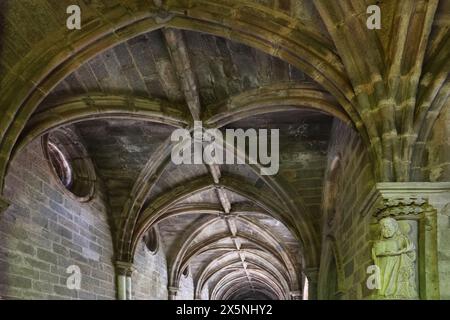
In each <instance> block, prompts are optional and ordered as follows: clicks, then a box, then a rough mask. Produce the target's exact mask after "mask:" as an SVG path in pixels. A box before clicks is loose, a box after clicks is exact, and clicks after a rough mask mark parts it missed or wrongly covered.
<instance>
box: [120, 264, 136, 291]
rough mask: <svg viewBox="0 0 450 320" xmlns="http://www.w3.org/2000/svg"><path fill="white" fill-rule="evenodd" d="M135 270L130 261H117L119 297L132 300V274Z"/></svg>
mask: <svg viewBox="0 0 450 320" xmlns="http://www.w3.org/2000/svg"><path fill="white" fill-rule="evenodd" d="M133 271H134V267H133V264H132V263H130V262H123V261H116V275H117V299H118V300H132V299H133V298H132V291H131V289H132V288H131V275H132V273H133Z"/></svg>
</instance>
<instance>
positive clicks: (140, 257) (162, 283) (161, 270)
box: [131, 241, 168, 300]
mask: <svg viewBox="0 0 450 320" xmlns="http://www.w3.org/2000/svg"><path fill="white" fill-rule="evenodd" d="M134 267H135V268H136V270H135V271H134V272H133V274H132V277H131V279H132V290H133V298H134V299H136V300H167V299H168V292H167V285H168V281H167V262H166V258H165V253H164V249H163V248H161V244H160V247H159V249H158V251H157V252H156V253H155V254H152V253H151V252H150V251H149V250H148V249H147V247H146V246H145V243H144V242H143V241H141V242H140V243H139V246H138V248H137V250H136V255H135V257H134Z"/></svg>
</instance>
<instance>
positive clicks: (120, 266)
mask: <svg viewBox="0 0 450 320" xmlns="http://www.w3.org/2000/svg"><path fill="white" fill-rule="evenodd" d="M135 270H136V268H135V267H134V266H133V264H132V263H131V262H124V261H116V272H117V274H118V275H121V276H126V277H131V275H132V274H133V272H134V271H135Z"/></svg>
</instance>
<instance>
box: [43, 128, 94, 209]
mask: <svg viewBox="0 0 450 320" xmlns="http://www.w3.org/2000/svg"><path fill="white" fill-rule="evenodd" d="M42 148H43V150H44V155H45V157H46V159H47V162H48V164H49V165H50V168H51V171H52V173H53V174H54V177H55V179H56V180H57V181H58V183H60V184H61V185H62V187H63V188H64V190H65V191H66V192H67V193H68V194H69V195H70V196H71V197H73V198H75V199H76V200H78V201H81V202H87V201H89V200H91V199H92V197H93V196H94V192H95V180H96V179H95V170H94V165H93V164H92V161H91V159H90V158H89V156H88V153H87V151H86V149H85V148H84V147H83V144H82V143H81V141H80V140H79V138H78V136H77V135H76V134H75V132H74V131H73V130H71V129H68V128H64V129H57V130H54V131H52V132H50V133H48V134H46V135H44V136H43V137H42Z"/></svg>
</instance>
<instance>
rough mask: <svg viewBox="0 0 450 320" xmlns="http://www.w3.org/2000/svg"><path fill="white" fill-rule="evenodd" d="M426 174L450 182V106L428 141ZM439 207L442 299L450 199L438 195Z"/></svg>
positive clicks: (446, 293)
mask: <svg viewBox="0 0 450 320" xmlns="http://www.w3.org/2000/svg"><path fill="white" fill-rule="evenodd" d="M427 151H428V153H427V157H428V166H427V167H426V168H425V169H426V174H427V176H428V177H429V180H430V181H431V182H446V181H450V105H449V104H447V107H446V108H445V110H444V111H443V113H442V114H441V115H440V116H439V118H438V120H437V121H436V124H435V125H434V127H433V134H432V137H431V139H430V141H429V143H428V144H427ZM433 200H434V201H435V203H433V205H434V206H435V207H436V209H437V210H438V220H437V223H438V258H439V278H440V279H439V284H440V294H441V299H450V199H449V197H448V196H442V195H441V196H439V195H438V196H436V197H435V198H434V199H433Z"/></svg>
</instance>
